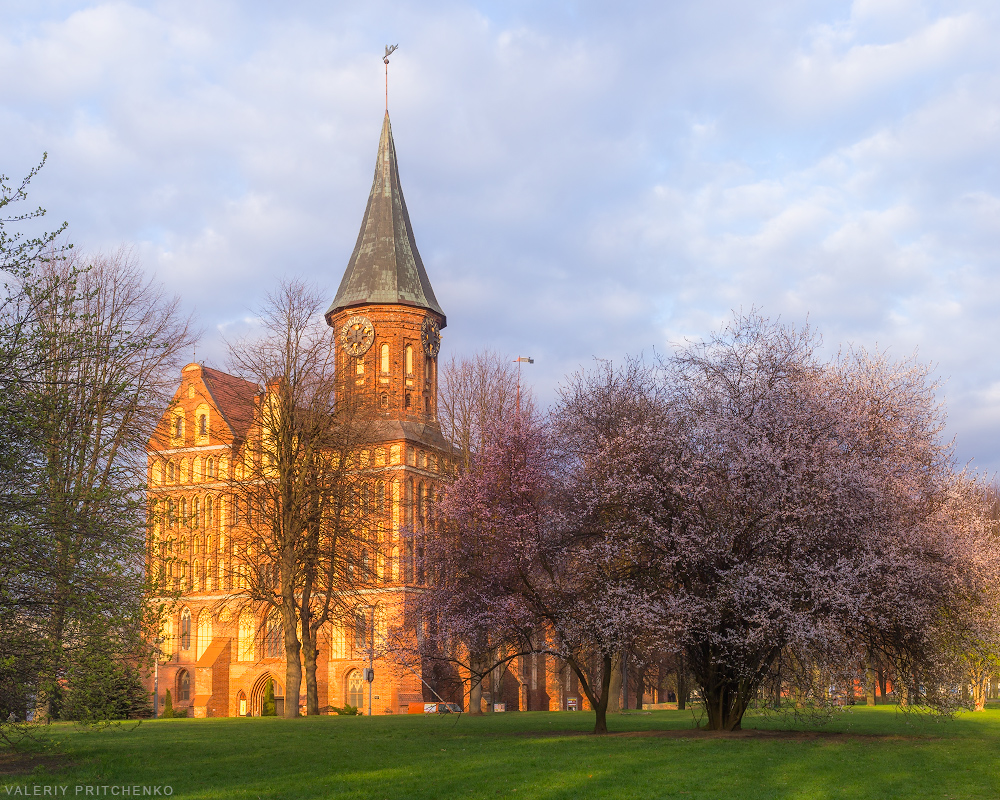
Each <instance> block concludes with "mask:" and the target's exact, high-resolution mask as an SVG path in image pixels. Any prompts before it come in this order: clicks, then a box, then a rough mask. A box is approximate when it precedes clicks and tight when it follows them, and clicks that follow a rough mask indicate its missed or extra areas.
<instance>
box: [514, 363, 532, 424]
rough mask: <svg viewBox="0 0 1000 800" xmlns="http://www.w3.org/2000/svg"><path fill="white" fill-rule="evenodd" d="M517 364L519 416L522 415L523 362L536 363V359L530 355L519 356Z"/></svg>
mask: <svg viewBox="0 0 1000 800" xmlns="http://www.w3.org/2000/svg"><path fill="white" fill-rule="evenodd" d="M514 363H515V364H517V416H518V418H519V419H520V417H521V364H534V363H535V359H533V358H529V357H528V356H518V357H517V358H515V359H514Z"/></svg>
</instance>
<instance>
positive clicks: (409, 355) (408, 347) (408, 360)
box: [406, 344, 413, 375]
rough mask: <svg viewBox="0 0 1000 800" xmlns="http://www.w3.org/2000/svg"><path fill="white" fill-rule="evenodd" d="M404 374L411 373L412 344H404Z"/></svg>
mask: <svg viewBox="0 0 1000 800" xmlns="http://www.w3.org/2000/svg"><path fill="white" fill-rule="evenodd" d="M406 374H407V375H412V374H413V346H412V345H409V344H408V345H406Z"/></svg>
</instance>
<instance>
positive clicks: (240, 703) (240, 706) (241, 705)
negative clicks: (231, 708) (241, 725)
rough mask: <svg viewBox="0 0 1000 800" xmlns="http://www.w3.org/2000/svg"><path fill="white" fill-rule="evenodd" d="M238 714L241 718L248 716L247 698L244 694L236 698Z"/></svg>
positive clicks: (241, 693)
mask: <svg viewBox="0 0 1000 800" xmlns="http://www.w3.org/2000/svg"><path fill="white" fill-rule="evenodd" d="M236 713H237V714H238V715H239V716H241V717H245V716H246V715H247V696H246V695H245V694H244V693H243V692H240V693H239V694H238V695H237V696H236Z"/></svg>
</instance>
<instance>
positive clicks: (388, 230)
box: [326, 111, 446, 328]
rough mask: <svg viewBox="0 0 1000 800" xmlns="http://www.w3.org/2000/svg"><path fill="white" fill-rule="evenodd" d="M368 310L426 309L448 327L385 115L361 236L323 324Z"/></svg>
mask: <svg viewBox="0 0 1000 800" xmlns="http://www.w3.org/2000/svg"><path fill="white" fill-rule="evenodd" d="M372 304H380V305H393V304H403V305H409V306H416V307H418V308H426V309H428V310H430V311H433V312H435V313H436V314H439V315H440V316H441V327H442V328H443V327H444V326H445V324H446V320H445V315H444V312H443V311H442V310H441V306H439V305H438V302H437V298H436V297H434V290H433V289H432V288H431V283H430V281H429V280H428V278H427V272H426V270H425V269H424V264H423V261H421V259H420V253H419V252H418V251H417V243H416V240H415V239H414V237H413V227H412V226H411V225H410V215H409V213H407V210H406V201H405V200H404V199H403V189H402V187H401V186H400V184H399V169H398V167H397V165H396V146H395V144H394V143H393V140H392V127H391V125H390V124H389V112H388V111H387V112H386V114H385V120H384V121H383V123H382V136H381V138H380V139H379V143H378V157H377V159H376V162H375V178H374V180H373V181H372V190H371V192H370V193H369V195H368V205H367V207H366V208H365V216H364V219H363V220H362V221H361V231H360V233H359V234H358V241H357V244H356V245H355V246H354V252H353V253H352V254H351V260H350V261H349V262H348V265H347V270H346V271H345V272H344V277H343V279H342V280H341V282H340V288H339V289H338V290H337V296H336V297H335V298H334V300H333V304H332V305H331V306H330V308H329V310H328V311H327V312H326V319H327V321H328V322H329V321H330V320H331V319H332V317H333V315H334V314H336V313H337V312H338V311H341V310H343V309H345V308H350V307H352V306H362V305H372ZM331 324H332V323H331Z"/></svg>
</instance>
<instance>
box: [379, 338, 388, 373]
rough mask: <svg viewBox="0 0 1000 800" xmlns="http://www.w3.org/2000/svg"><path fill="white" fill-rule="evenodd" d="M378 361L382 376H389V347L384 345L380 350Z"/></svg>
mask: <svg viewBox="0 0 1000 800" xmlns="http://www.w3.org/2000/svg"><path fill="white" fill-rule="evenodd" d="M380 354H381V355H380V359H379V360H380V361H381V363H382V374H383V375H388V374H389V345H387V344H384V345H382V347H381V349H380Z"/></svg>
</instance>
